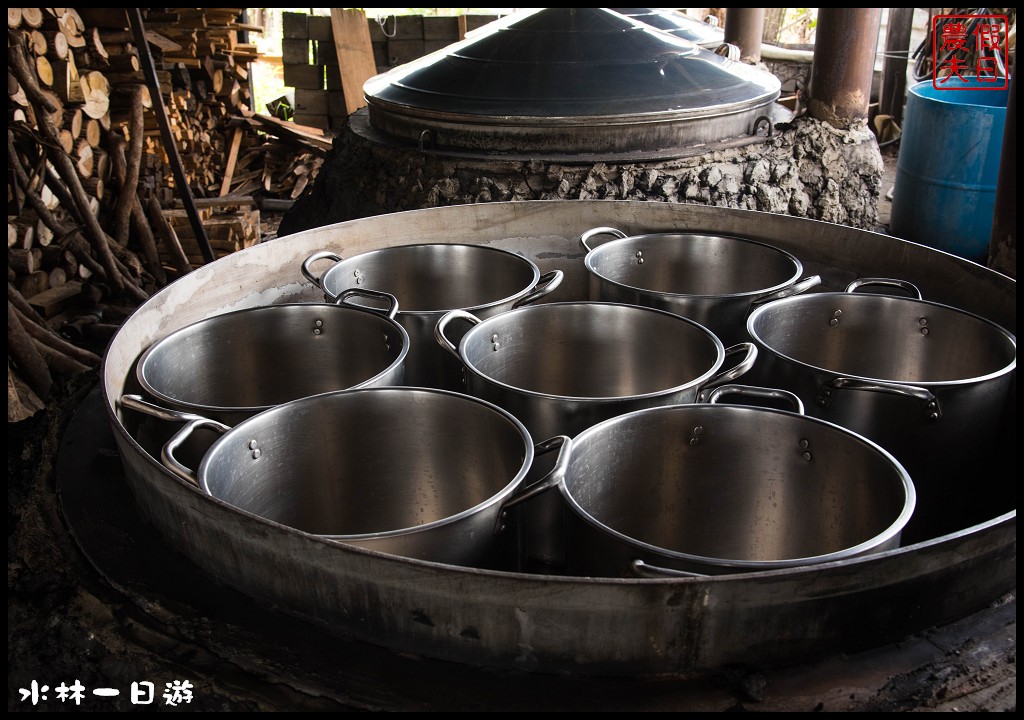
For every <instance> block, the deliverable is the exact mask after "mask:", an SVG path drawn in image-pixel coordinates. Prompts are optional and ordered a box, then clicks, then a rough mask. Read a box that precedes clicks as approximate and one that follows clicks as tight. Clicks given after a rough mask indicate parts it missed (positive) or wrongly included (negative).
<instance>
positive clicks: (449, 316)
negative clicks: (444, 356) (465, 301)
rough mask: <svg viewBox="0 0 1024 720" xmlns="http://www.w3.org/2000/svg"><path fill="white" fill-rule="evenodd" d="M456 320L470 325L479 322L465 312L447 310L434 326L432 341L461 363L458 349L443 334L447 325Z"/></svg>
mask: <svg viewBox="0 0 1024 720" xmlns="http://www.w3.org/2000/svg"><path fill="white" fill-rule="evenodd" d="M456 318H461V319H463V320H465V321H466V322H468V323H470V324H472V325H476V324H477V323H479V322H480V318H478V317H477V316H476V315H473V314H472V313H468V312H466V311H465V310H449V311H448V312H446V313H445V314H444V315H442V316H441V319H440V320H438V321H437V325H435V326H434V339H435V340H437V344H438V345H440V346H441V347H443V348H445V349H446V350H447V351H448V352H450V353H451V354H452V355H454V356H455V359H456V360H458V361H459V362H462V358H460V357H459V349H458V348H457V347H455V344H454V343H453V342H452V341H451V340H449V339H448V338H447V337H446V336H445V334H444V329H445V328H446V327H448V323H450V322H451V321H452V320H455V319H456Z"/></svg>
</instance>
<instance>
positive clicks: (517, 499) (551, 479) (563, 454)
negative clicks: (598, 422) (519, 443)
mask: <svg viewBox="0 0 1024 720" xmlns="http://www.w3.org/2000/svg"><path fill="white" fill-rule="evenodd" d="M555 448H559V450H558V459H557V460H556V461H555V466H554V467H553V468H551V472H549V473H548V474H547V475H545V476H544V477H542V478H541V479H540V480H538V481H537V482H535V483H534V484H533V485H531V486H530V487H528V488H526V489H525V490H523V491H522V492H520V493H518V494H516V495H513V496H512V497H510V498H509V499H508V500H506V501H505V502H503V503H502V504H501V508H500V509H499V510H498V519H497V521H496V522H495V523H494V534H495V535H497V534H498V533H500V532H501V531H502V530H504V529H505V518H506V516H507V514H508V509H509V508H511V507H515V506H516V505H519V504H520V503H524V502H526V501H527V500H529V499H530V498H534V497H537V496H538V495H540V494H541V493H545V492H547V491H548V490H550V489H551V488H553V487H555V486H556V485H560V484H561V483H562V480H563V479H564V478H565V471H566V469H568V467H569V457H570V456H571V455H572V440H571V439H570V438H569V436H568V435H555V436H554V437H552V438H548V439H547V440H545V441H544V442H539V443H537V444H536V445H535V446H534V452H535V454H536V455H543V454H544V453H548V452H551V451H552V450H554V449H555Z"/></svg>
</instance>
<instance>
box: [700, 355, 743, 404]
mask: <svg viewBox="0 0 1024 720" xmlns="http://www.w3.org/2000/svg"><path fill="white" fill-rule="evenodd" d="M731 355H743V356H744V357H743V359H742V360H740V361H739V362H738V363H736V365H734V366H733V367H731V368H729V369H728V370H723V371H722V372H720V373H718V374H717V375H713V376H712V377H711V378H710V379H709V380H707V382H705V383H704V384H703V385H702V386H701V387H700V389H699V390H698V392H697V402H706V401H707V392H708V391H709V390H713V389H714V388H716V387H718V386H719V385H728V384H729V383H731V382H732V381H733V380H735V379H736V378H738V377H740V376H741V375H744V374H746V373H747V371H749V370H750V368H752V367H753V366H754V361H755V360H757V346H756V345H754V343H749V342H741V343H736V344H735V345H733V346H732V347H729V348H727V349H726V351H725V357H729V356H731Z"/></svg>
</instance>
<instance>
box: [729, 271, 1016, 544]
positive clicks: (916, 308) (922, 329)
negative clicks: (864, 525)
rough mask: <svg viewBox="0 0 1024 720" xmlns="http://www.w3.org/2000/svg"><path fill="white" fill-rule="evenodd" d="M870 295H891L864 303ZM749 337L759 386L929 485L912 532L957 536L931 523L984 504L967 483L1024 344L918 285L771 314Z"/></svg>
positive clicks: (773, 309) (776, 305)
mask: <svg viewBox="0 0 1024 720" xmlns="http://www.w3.org/2000/svg"><path fill="white" fill-rule="evenodd" d="M870 286H881V287H882V289H883V290H884V291H886V292H887V294H879V293H877V292H871V293H866V292H858V290H859V289H861V288H865V289H866V288H868V287H870ZM893 287H896V288H901V289H902V290H905V291H908V292H910V293H911V294H912V295H913V297H906V296H898V295H896V294H892V288H893ZM747 329H748V331H749V333H750V336H751V338H752V339H753V342H754V343H755V344H756V345H757V347H758V349H759V350H760V351H761V352H760V355H759V356H758V363H757V367H756V368H755V369H754V372H753V373H752V375H751V377H753V378H754V379H755V380H756V381H757V384H764V385H769V386H772V387H779V388H783V389H786V390H789V391H791V392H793V393H795V394H796V395H798V396H799V397H800V398H801V400H803V402H804V403H806V404H807V407H808V414H811V415H814V416H815V417H819V418H822V419H824V420H828V421H830V422H834V423H836V424H838V425H842V426H844V427H847V428H849V429H851V430H853V431H854V432H857V433H859V434H861V435H864V436H865V437H868V438H870V439H872V440H874V441H875V442H877V443H878V444H880V445H881V446H883V447H884V448H886V449H887V450H889V451H890V452H891V453H892V454H893V455H895V456H896V458H898V459H899V460H900V462H901V463H902V464H903V465H904V466H905V467H906V468H907V470H908V471H909V472H910V474H911V476H912V477H914V478H923V480H920V481H918V483H917V486H918V493H919V496H920V503H919V508H918V513H917V515H916V517H915V520H914V523H913V526H912V527H911V528H908V532H910V531H913V532H914V533H917V534H918V535H920V536H921V537H933V536H934V535H935V533H941V532H943V531H949V530H950V529H951V528H948V527H946V528H943V527H941V526H934V525H933V524H932V523H931V521H930V515H931V513H932V511H933V510H936V511H937V510H938V509H939V508H941V506H942V505H944V504H948V503H951V502H954V503H955V502H957V497H958V495H960V494H961V493H964V492H968V493H978V492H985V489H984V488H983V486H980V485H978V484H976V483H967V482H965V479H966V478H967V477H970V467H971V465H972V464H973V463H974V462H976V460H977V459H978V457H979V454H980V453H985V452H988V451H989V450H990V449H991V446H992V443H993V442H994V439H995V437H996V432H997V428H998V426H999V424H1000V422H1001V421H1002V418H1003V412H1004V408H1005V406H1006V404H1007V402H1009V401H1010V393H1009V389H1010V387H1011V384H1012V381H1013V377H1014V375H1015V370H1016V366H1017V343H1016V339H1015V338H1014V336H1013V335H1011V334H1010V333H1009V332H1007V331H1006V330H1004V329H1003V328H1002V327H1000V326H999V325H996V324H995V323H993V322H991V321H989V320H986V319H984V318H982V317H979V316H978V315H974V314H972V313H969V312H965V311H963V310H959V309H957V308H954V307H950V306H948V305H941V304H938V303H934V302H928V301H925V300H923V299H921V294H920V291H919V290H918V289H917V287H916V286H914V285H913V284H911V283H909V282H905V281H902V280H894V279H889V278H863V279H860V280H856V281H854V282H852V283H850V284H849V285H848V286H847V288H846V292H829V293H812V294H808V295H803V296H799V297H789V298H785V299H782V300H776V301H774V302H771V303H768V304H766V305H763V306H761V307H759V308H757V309H755V310H754V311H753V312H752V313H751V314H750V317H749V319H748V320H747ZM936 514H941V515H943V516H945V515H948V513H938V512H937V513H936Z"/></svg>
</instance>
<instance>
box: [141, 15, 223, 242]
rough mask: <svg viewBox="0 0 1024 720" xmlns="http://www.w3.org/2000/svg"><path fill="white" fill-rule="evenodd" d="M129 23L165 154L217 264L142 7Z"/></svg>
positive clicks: (198, 231) (195, 227)
mask: <svg viewBox="0 0 1024 720" xmlns="http://www.w3.org/2000/svg"><path fill="white" fill-rule="evenodd" d="M128 21H129V23H131V26H132V33H133V34H134V36H135V42H136V44H137V45H138V46H139V61H140V62H141V63H142V70H143V74H144V75H145V76H146V83H147V84H148V85H149V94H150V97H151V98H152V99H153V112H154V114H155V115H156V119H157V123H158V124H159V125H160V136H161V138H162V139H163V144H164V151H165V152H166V153H167V159H168V161H169V164H170V166H171V172H172V173H173V174H174V183H175V185H177V190H178V192H179V193H180V194H181V199H182V202H183V203H184V204H185V210H186V211H187V212H188V216H189V219H190V220H191V221H192V229H193V232H194V233H195V236H196V239H197V240H199V247H200V249H201V250H202V251H203V257H205V258H206V261H207V262H213V261H214V259H215V258H214V255H213V248H211V247H210V241H209V240H208V239H207V237H206V232H205V231H204V230H203V223H202V221H201V220H200V219H199V214H198V212H197V211H196V207H195V204H194V203H193V198H192V189H191V188H190V187H189V185H188V178H186V177H185V170H184V168H183V167H182V164H181V155H180V154H179V152H178V145H177V143H176V142H175V139H174V135H173V134H172V132H171V125H170V118H169V117H168V116H167V108H166V106H165V105H164V99H163V95H162V94H161V93H160V81H159V80H158V79H157V76H156V66H155V64H154V62H153V55H152V53H151V52H150V50H149V45H148V44H147V43H146V26H145V25H144V24H143V21H142V11H141V10H140V9H139V8H131V9H130V11H129V13H128Z"/></svg>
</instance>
